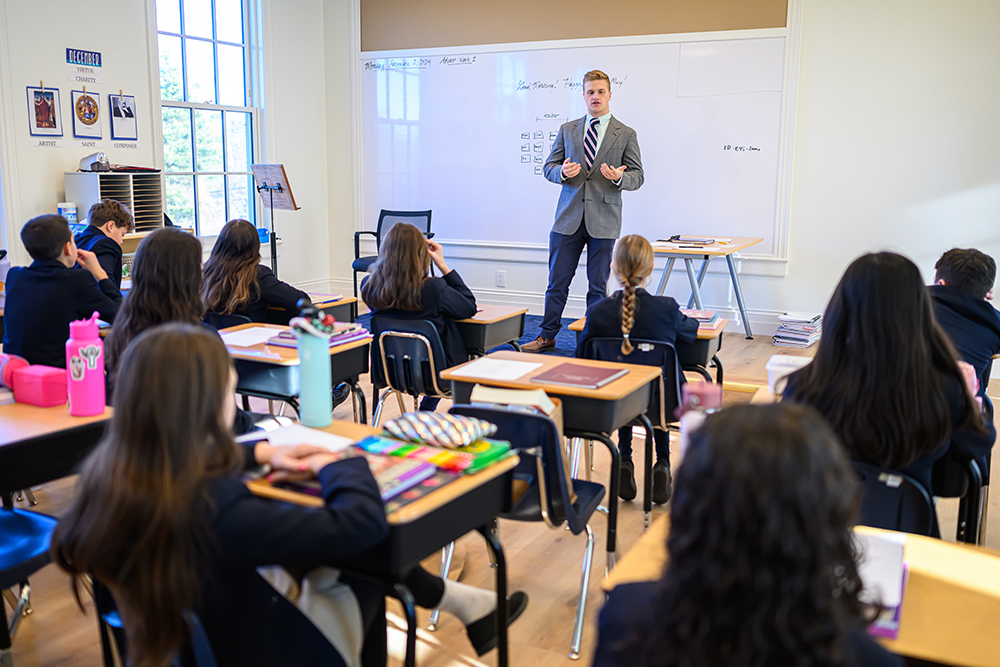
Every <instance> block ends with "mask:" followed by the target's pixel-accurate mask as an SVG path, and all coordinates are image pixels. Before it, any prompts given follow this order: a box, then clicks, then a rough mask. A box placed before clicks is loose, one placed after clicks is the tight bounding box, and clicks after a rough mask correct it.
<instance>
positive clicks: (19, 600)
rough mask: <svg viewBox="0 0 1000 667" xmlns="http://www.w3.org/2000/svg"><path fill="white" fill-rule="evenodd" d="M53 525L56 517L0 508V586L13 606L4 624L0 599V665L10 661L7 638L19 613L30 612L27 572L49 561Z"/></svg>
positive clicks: (11, 635) (8, 666)
mask: <svg viewBox="0 0 1000 667" xmlns="http://www.w3.org/2000/svg"><path fill="white" fill-rule="evenodd" d="M55 528H56V520H55V519H54V518H52V517H50V516H45V515H44V514H38V513H37V512H28V511H25V510H19V509H11V508H9V507H4V508H2V509H0V590H2V591H3V597H4V598H5V599H6V600H7V602H8V603H9V604H10V608H11V609H12V610H13V613H12V614H11V619H10V624H9V625H8V623H7V610H6V608H3V602H2V601H0V608H3V627H2V628H0V665H3V667H13V665H14V658H13V657H12V655H11V640H12V639H13V638H14V633H15V632H17V625H18V623H20V621H21V617H22V616H29V615H30V614H31V586H30V585H28V576H29V575H31V574H34V573H35V572H37V571H38V570H40V569H42V568H43V567H45V566H46V565H48V564H49V563H50V562H51V561H52V559H51V558H50V557H49V543H50V542H51V540H52V531H53V530H55ZM15 585H17V586H18V587H19V588H20V594H19V595H14V592H13V590H12V589H13V588H14V586H15Z"/></svg>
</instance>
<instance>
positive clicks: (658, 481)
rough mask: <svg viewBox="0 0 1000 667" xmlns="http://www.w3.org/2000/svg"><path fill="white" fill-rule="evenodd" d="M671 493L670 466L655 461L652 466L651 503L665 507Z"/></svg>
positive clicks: (664, 462) (663, 462)
mask: <svg viewBox="0 0 1000 667" xmlns="http://www.w3.org/2000/svg"><path fill="white" fill-rule="evenodd" d="M671 491H672V484H671V481H670V464H669V463H667V462H666V461H657V462H656V465H654V466H653V502H654V503H656V504H657V505H665V504H666V503H667V502H669V501H670V495H671Z"/></svg>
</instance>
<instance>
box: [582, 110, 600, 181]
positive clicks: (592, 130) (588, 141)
mask: <svg viewBox="0 0 1000 667" xmlns="http://www.w3.org/2000/svg"><path fill="white" fill-rule="evenodd" d="M600 122H601V121H600V120H598V119H597V118H594V119H593V120H591V121H590V127H588V128H587V136H586V137H584V139H583V152H584V154H585V155H586V156H587V171H590V170H591V169H592V168H593V166H594V158H595V157H597V126H598V124H599V123H600Z"/></svg>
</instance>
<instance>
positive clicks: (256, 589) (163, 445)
mask: <svg viewBox="0 0 1000 667" xmlns="http://www.w3.org/2000/svg"><path fill="white" fill-rule="evenodd" d="M189 238H191V237H189ZM195 243H197V240H195ZM130 298H131V297H130ZM150 378H155V381H153V382H150ZM118 382H119V385H118V391H117V392H116V394H115V404H114V407H115V411H114V416H113V417H112V420H111V424H110V426H109V427H108V431H107V434H106V436H105V438H104V439H103V440H102V442H101V443H100V444H99V445H98V447H97V448H96V449H95V450H94V452H93V453H92V454H91V455H90V456H89V458H88V459H87V461H86V462H85V463H84V464H83V468H82V470H81V473H80V478H79V481H78V484H77V494H76V497H75V498H74V501H73V505H72V506H71V507H70V508H69V510H68V511H67V512H66V513H65V514H64V515H63V516H62V518H61V520H60V521H59V524H58V527H57V528H56V532H55V534H54V535H53V538H52V553H53V557H54V561H55V562H56V563H57V564H58V565H59V567H61V568H62V569H64V570H65V571H67V572H69V573H71V574H73V575H76V576H77V577H78V578H82V577H83V576H85V575H90V576H92V577H93V578H94V579H95V580H97V581H99V582H100V583H101V584H103V585H104V586H105V587H107V588H108V590H109V591H110V592H111V594H112V596H113V597H114V600H115V603H116V606H117V609H118V611H119V613H120V615H121V618H122V621H123V624H124V628H125V633H126V635H127V642H126V644H127V650H128V654H129V655H128V658H129V659H128V663H129V664H131V665H155V666H157V667H158V666H160V665H163V666H166V665H168V664H170V662H171V660H172V659H173V658H174V657H175V655H176V654H177V652H178V650H179V649H180V648H181V646H182V644H183V642H184V640H185V636H186V626H185V623H184V621H183V619H182V612H185V611H189V610H190V611H194V612H195V613H197V614H198V616H199V617H200V619H201V621H202V624H203V626H204V628H205V631H206V633H207V636H208V640H209V643H210V645H211V649H212V651H213V652H214V654H215V657H216V660H217V661H218V664H219V665H220V667H227V666H236V665H239V666H241V667H242V666H244V665H315V666H317V667H318V666H319V665H341V666H343V665H345V664H346V663H347V660H346V659H345V658H350V664H356V657H357V655H356V654H355V655H350V656H347V655H344V653H342V652H341V651H347V650H348V649H349V648H350V649H351V653H352V654H353V653H355V652H356V651H358V647H359V644H360V642H361V636H360V634H361V633H363V632H364V630H363V624H364V623H368V624H369V625H370V626H371V627H372V628H373V629H372V631H371V635H370V638H371V640H372V646H371V647H370V648H369V647H366V649H365V650H366V653H367V651H368V650H373V651H377V649H378V648H379V647H378V645H377V644H378V639H379V638H381V639H382V647H381V648H382V656H381V665H383V666H384V665H385V658H384V638H385V630H384V625H381V626H380V623H381V622H384V618H383V620H382V621H380V620H379V619H377V618H376V615H377V614H376V610H379V609H382V608H383V607H382V605H384V599H385V598H384V596H385V590H383V589H382V587H380V586H377V585H374V584H370V583H369V584H367V585H365V584H363V583H362V582H360V581H359V582H354V581H353V579H351V578H349V577H348V576H347V575H346V574H345V573H342V575H341V578H340V581H345V580H350V583H349V584H348V585H350V586H351V588H352V590H353V591H354V592H355V594H356V595H357V596H358V598H357V600H356V601H355V602H353V603H347V604H344V605H343V606H342V607H340V611H341V614H342V615H343V617H345V618H350V619H352V622H348V623H345V624H344V626H338V625H336V624H333V623H329V622H326V623H324V624H323V625H322V627H317V625H314V623H313V622H311V619H310V618H307V617H306V616H305V615H304V614H303V613H302V612H300V611H299V609H297V608H296V607H295V606H294V605H293V604H292V603H291V602H289V601H288V600H286V599H285V598H284V597H281V596H280V595H279V594H278V593H277V592H276V590H275V589H274V588H272V587H271V586H270V585H268V583H267V582H266V581H265V580H264V579H263V578H262V577H261V576H260V574H259V573H258V571H257V568H258V567H263V566H275V565H276V566H281V567H284V568H287V569H288V570H289V571H290V572H295V573H298V576H303V575H305V574H306V573H308V572H310V571H313V570H315V569H316V568H318V567H320V566H329V565H333V566H335V565H336V564H337V563H338V562H343V561H344V560H345V559H348V558H351V557H353V556H356V555H358V554H360V553H362V552H364V551H366V550H370V549H373V548H375V549H377V548H378V544H379V543H380V542H381V541H382V540H383V539H384V538H385V536H386V534H387V531H388V526H387V522H386V518H385V513H384V509H383V504H382V499H381V497H380V495H379V490H378V486H377V485H376V483H375V479H374V478H373V477H372V474H371V472H370V471H369V468H368V464H367V462H366V461H365V459H364V458H359V457H354V458H343V457H342V456H338V455H337V454H335V453H333V452H330V451H329V450H326V449H323V448H320V447H313V446H308V445H300V446H285V447H272V446H271V445H269V444H267V443H256V444H253V445H247V446H245V447H240V446H239V445H237V444H236V443H235V442H234V441H233V438H232V435H231V433H230V431H229V429H228V424H230V423H232V420H233V411H234V409H235V406H234V405H233V401H232V395H233V391H234V389H235V386H236V372H235V370H234V369H233V365H232V362H231V360H230V358H229V354H228V353H227V352H226V348H225V346H224V345H223V343H222V341H221V340H220V339H219V337H218V336H215V335H213V334H212V333H211V332H209V331H207V330H206V329H205V328H203V327H200V326H197V325H194V324H167V325H163V326H160V327H156V328H153V329H151V330H149V331H147V332H145V333H143V334H142V335H141V336H139V337H137V338H136V339H135V340H134V341H133V342H132V344H131V345H129V347H128V348H127V349H126V350H125V352H124V355H123V356H122V357H121V368H120V373H119V378H118ZM265 463H266V464H269V465H270V466H271V467H272V469H274V470H276V471H278V472H277V473H273V474H287V475H298V476H300V477H301V476H302V475H303V474H304V473H307V474H309V475H311V476H314V477H315V478H317V479H318V480H319V481H320V483H321V485H322V488H323V498H324V499H325V501H326V505H325V507H323V508H320V509H314V508H305V507H300V506H297V505H291V504H287V503H281V502H276V501H271V500H266V499H263V498H260V497H258V496H254V495H253V494H251V493H250V491H249V489H247V487H246V486H245V484H244V483H243V482H242V481H241V480H240V478H239V475H240V473H241V472H242V471H243V470H244V469H245V468H248V467H254V466H257V465H261V464H265ZM76 581H77V583H79V579H77V580H76ZM404 583H406V584H407V585H408V586H409V587H410V589H411V591H412V592H413V594H414V597H415V598H416V600H417V603H418V604H420V605H421V606H431V607H433V606H440V607H441V609H442V610H443V611H447V612H448V613H451V614H454V615H455V616H457V617H458V618H459V619H460V620H462V621H463V622H464V623H465V624H466V626H467V628H468V634H469V637H470V639H471V640H472V641H473V643H474V645H475V646H476V648H477V650H480V653H485V651H486V650H488V649H489V648H490V643H491V642H493V643H495V641H496V634H495V633H496V630H495V627H494V626H495V614H494V611H495V607H496V596H495V594H494V593H493V592H492V591H486V590H481V589H476V588H473V587H471V586H467V585H464V584H459V583H458V582H452V581H447V582H445V581H442V580H441V578H439V577H435V576H433V575H431V574H430V573H428V572H427V571H426V570H424V569H422V568H420V567H417V568H415V569H414V571H413V572H412V573H411V574H410V575H408V576H407V577H406V579H404ZM75 590H76V593H77V596H78V599H79V588H76V589H75ZM526 604H527V598H526V596H525V595H524V594H523V593H515V594H514V595H512V596H511V598H510V600H509V603H508V606H509V607H510V608H511V612H512V616H513V617H514V618H516V617H517V616H518V615H519V614H520V613H521V611H523V609H524V606H525V605H526ZM359 606H360V609H359V608H358V607H359ZM314 608H315V607H314ZM359 612H360V613H359ZM333 615H334V616H336V615H335V614H333ZM316 619H317V620H319V617H318V616H317V617H316ZM328 620H329V616H328V617H327V621H328ZM338 628H339V629H340V630H342V631H344V632H342V633H341V634H340V635H337V636H339V637H340V640H341V641H340V643H339V644H338V645H337V646H335V645H334V644H332V643H331V641H330V640H328V639H327V636H328V635H325V634H324V632H323V631H324V630H329V631H332V632H331V634H335V631H336V630H337V629H338ZM351 630H353V631H351ZM379 630H381V637H379V635H380V632H379ZM345 637H346V638H347V639H345ZM369 655H370V654H369ZM376 662H377V661H371V662H367V663H365V664H376Z"/></svg>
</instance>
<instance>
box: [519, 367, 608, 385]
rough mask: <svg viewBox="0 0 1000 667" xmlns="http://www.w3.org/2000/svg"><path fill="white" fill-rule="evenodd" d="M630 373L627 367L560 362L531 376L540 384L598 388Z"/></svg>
mask: <svg viewBox="0 0 1000 667" xmlns="http://www.w3.org/2000/svg"><path fill="white" fill-rule="evenodd" d="M627 373H628V369H627V368H598V367H594V366H585V365H583V364H571V363H566V364H559V365H558V366H556V367H555V368H552V369H550V370H547V371H545V372H544V373H542V374H541V375H536V376H535V377H533V378H531V381H532V382H538V383H539V384H558V385H562V386H566V387H582V388H584V389H598V388H600V387H603V386H604V385H606V384H608V383H609V382H613V381H615V380H617V379H618V378H620V377H622V376H623V375H625V374H627Z"/></svg>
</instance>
